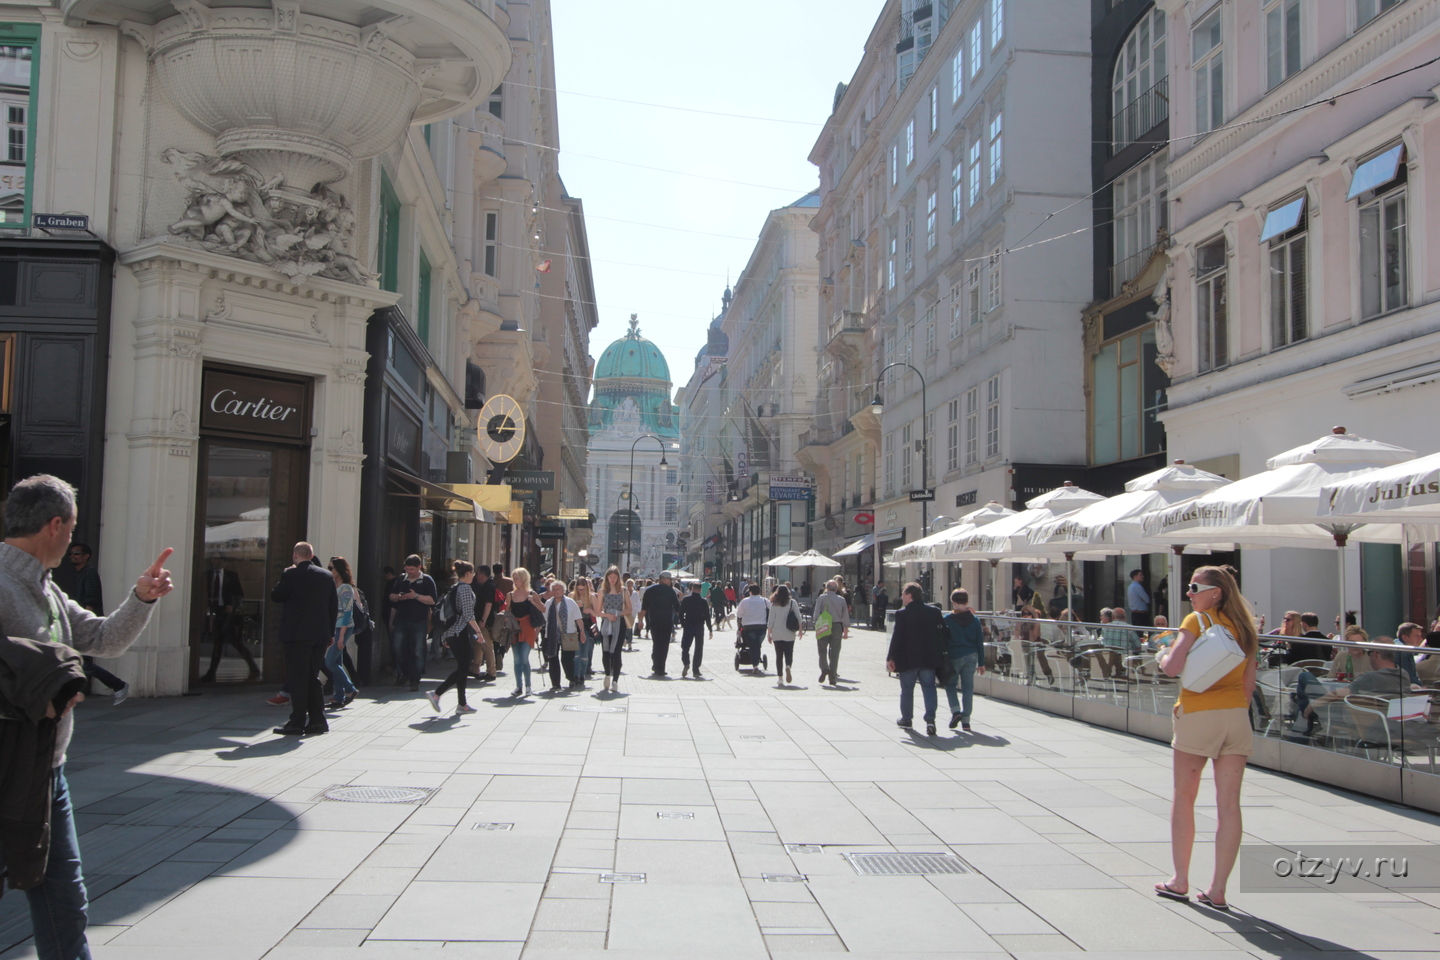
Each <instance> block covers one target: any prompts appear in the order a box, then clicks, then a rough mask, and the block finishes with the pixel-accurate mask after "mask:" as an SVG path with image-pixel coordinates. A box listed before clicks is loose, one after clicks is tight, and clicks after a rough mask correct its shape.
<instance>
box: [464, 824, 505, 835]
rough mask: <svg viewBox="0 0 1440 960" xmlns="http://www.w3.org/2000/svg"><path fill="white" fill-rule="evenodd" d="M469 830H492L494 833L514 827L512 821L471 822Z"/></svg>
mask: <svg viewBox="0 0 1440 960" xmlns="http://www.w3.org/2000/svg"><path fill="white" fill-rule="evenodd" d="M470 829H471V830H493V831H495V832H496V833H505V832H508V831H510V830H514V829H515V824H513V823H472V824H470Z"/></svg>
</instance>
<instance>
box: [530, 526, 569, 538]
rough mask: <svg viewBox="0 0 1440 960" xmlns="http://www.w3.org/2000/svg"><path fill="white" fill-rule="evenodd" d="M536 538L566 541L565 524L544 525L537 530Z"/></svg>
mask: <svg viewBox="0 0 1440 960" xmlns="http://www.w3.org/2000/svg"><path fill="white" fill-rule="evenodd" d="M535 536H536V537H538V538H539V539H541V540H564V539H565V525H564V524H563V523H542V524H540V525H539V526H537V527H536V528H535Z"/></svg>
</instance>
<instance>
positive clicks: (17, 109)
mask: <svg viewBox="0 0 1440 960" xmlns="http://www.w3.org/2000/svg"><path fill="white" fill-rule="evenodd" d="M25 112H26V111H25V107H23V106H19V105H16V104H10V105H9V106H7V107H6V115H7V119H6V124H7V126H8V128H9V134H10V140H9V153H8V155H7V157H6V159H7V160H8V161H9V162H10V163H24V162H25V157H26V154H25V136H26V134H27V133H28V128H27V127H26V125H25Z"/></svg>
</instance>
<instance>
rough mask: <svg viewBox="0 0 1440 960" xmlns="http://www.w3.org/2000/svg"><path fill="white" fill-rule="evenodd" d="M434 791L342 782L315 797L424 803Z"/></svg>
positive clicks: (377, 801)
mask: <svg viewBox="0 0 1440 960" xmlns="http://www.w3.org/2000/svg"><path fill="white" fill-rule="evenodd" d="M434 793H435V791H434V790H433V789H429V788H425V787H366V786H362V785H360V784H353V783H342V784H338V785H336V786H333V787H328V788H326V789H325V790H322V791H321V792H320V794H319V795H318V796H316V798H315V799H316V800H338V801H340V802H341V803H424V802H425V801H426V800H429V799H430V797H431V795H432V794H434Z"/></svg>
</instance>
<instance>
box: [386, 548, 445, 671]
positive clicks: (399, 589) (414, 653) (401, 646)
mask: <svg viewBox="0 0 1440 960" xmlns="http://www.w3.org/2000/svg"><path fill="white" fill-rule="evenodd" d="M424 563H425V561H423V560H421V559H420V557H419V556H417V555H416V554H413V553H412V554H410V556H408V557H406V558H405V576H403V577H396V578H395V579H394V580H392V581H390V608H391V609H392V610H393V611H394V618H395V619H394V632H393V634H392V636H393V638H394V645H395V669H396V670H397V671H399V672H400V673H401V674H402V675H403V676H404V678H405V680H406V682H408V683H409V684H410V689H411V690H419V689H420V681H421V680H422V679H424V676H425V641H426V638H427V637H428V636H429V635H430V611H431V609H432V608H433V607H434V606H435V601H436V599H437V597H438V594H439V591H438V590H436V588H435V581H434V580H432V579H430V576H429V575H428V574H426V573H425V572H424V569H423V567H424Z"/></svg>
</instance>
